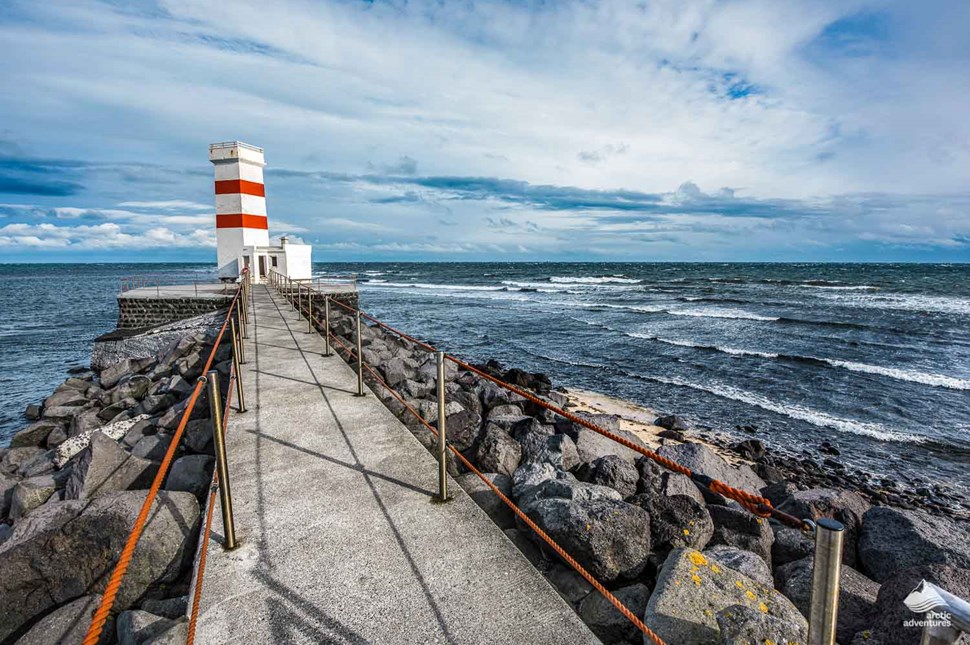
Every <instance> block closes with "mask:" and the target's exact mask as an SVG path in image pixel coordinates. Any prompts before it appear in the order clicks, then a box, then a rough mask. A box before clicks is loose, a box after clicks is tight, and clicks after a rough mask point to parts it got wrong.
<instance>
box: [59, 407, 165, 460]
mask: <svg viewBox="0 0 970 645" xmlns="http://www.w3.org/2000/svg"><path fill="white" fill-rule="evenodd" d="M146 419H148V417H147V416H136V417H133V418H131V419H124V420H121V421H114V422H112V423H109V424H108V425H106V426H103V427H101V428H92V429H89V430H87V431H86V432H83V433H81V434H79V435H76V436H72V437H71V438H70V439H67V440H66V441H64V442H62V443H60V444H59V445H58V446H57V451H56V455H55V457H54V463H55V465H56V466H57V467H58V468H63V467H64V464H66V463H67V462H68V461H69V460H70V459H71V458H72V457H73V456H74V455H76V454H78V453H79V452H81V451H82V450H84V449H85V448H87V447H88V444H90V443H91V437H92V436H94V435H95V434H101V435H103V436H105V437H108V438H109V439H114V440H115V441H119V440H121V439H122V438H124V436H125V435H126V434H127V433H128V431H129V430H131V429H132V427H134V426H135V425H137V424H139V423H141V422H142V421H145V420H146Z"/></svg>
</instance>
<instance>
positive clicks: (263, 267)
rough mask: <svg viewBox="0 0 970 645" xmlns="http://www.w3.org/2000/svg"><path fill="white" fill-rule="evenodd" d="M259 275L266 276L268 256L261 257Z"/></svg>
mask: <svg viewBox="0 0 970 645" xmlns="http://www.w3.org/2000/svg"><path fill="white" fill-rule="evenodd" d="M259 275H260V276H264V275H266V256H265V255H260V256H259Z"/></svg>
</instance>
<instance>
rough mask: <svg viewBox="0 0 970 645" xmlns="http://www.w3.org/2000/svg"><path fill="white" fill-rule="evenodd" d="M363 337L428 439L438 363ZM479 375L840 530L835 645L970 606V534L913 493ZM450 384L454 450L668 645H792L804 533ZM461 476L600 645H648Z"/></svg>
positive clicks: (946, 511) (487, 389) (374, 336)
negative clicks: (945, 605) (939, 597)
mask: <svg viewBox="0 0 970 645" xmlns="http://www.w3.org/2000/svg"><path fill="white" fill-rule="evenodd" d="M352 329H353V326H352V324H351V320H350V319H349V318H348V317H346V316H341V315H338V316H336V320H335V321H334V330H335V332H336V333H337V335H338V336H341V337H342V338H343V339H344V340H345V342H347V343H348V345H349V344H350V341H351V340H352V338H353V334H352ZM362 337H363V341H362V344H363V348H364V349H363V357H364V361H365V362H366V363H367V364H368V365H370V366H372V367H373V368H374V369H375V370H376V371H377V372H378V373H379V374H380V376H381V379H382V380H384V381H385V382H386V383H387V384H388V385H390V386H391V387H392V388H394V390H395V391H396V392H397V393H398V394H399V395H400V396H402V397H403V398H404V400H405V401H406V402H407V403H408V405H409V406H411V407H412V408H414V409H415V410H417V411H418V412H419V414H421V415H422V416H423V417H424V418H425V419H426V420H427V421H428V422H429V423H431V424H432V425H435V424H436V423H437V408H438V405H437V402H436V397H435V376H436V373H435V364H434V357H433V356H432V355H431V354H429V353H428V352H426V351H425V350H423V349H422V348H420V347H418V346H417V345H415V344H414V343H412V342H410V341H408V340H405V339H402V338H400V337H398V336H396V335H394V334H391V333H389V332H387V331H385V330H383V329H382V328H380V327H375V326H370V325H368V326H365V328H364V330H363V333H362ZM344 357H345V358H346V357H347V356H346V354H344ZM477 368H478V369H481V370H482V371H485V372H487V373H489V374H490V375H493V376H495V377H496V378H499V379H501V380H503V381H506V382H508V383H511V384H513V385H516V386H518V387H521V388H527V389H529V390H531V391H532V392H533V393H535V394H536V395H538V396H539V397H540V398H542V399H544V400H546V401H548V402H550V403H552V404H554V405H556V406H559V407H568V408H570V411H571V412H573V413H577V414H580V415H583V416H585V417H586V418H587V419H589V420H591V421H593V422H594V423H596V424H597V425H599V426H601V427H603V428H606V429H607V430H609V431H611V432H613V433H616V434H619V435H621V436H624V437H625V438H627V439H629V440H631V441H633V442H635V443H639V444H641V445H643V446H644V447H647V448H649V449H652V450H656V451H657V452H659V454H661V455H662V456H664V457H668V458H670V459H673V460H675V461H677V462H678V463H680V464H682V465H684V466H687V467H688V468H691V469H692V470H693V471H695V472H701V473H704V474H706V475H708V476H711V477H714V478H716V479H719V480H721V481H723V482H725V483H727V484H729V485H731V486H734V487H736V488H741V489H743V490H746V491H748V492H751V493H754V494H759V495H763V496H764V497H766V498H768V499H769V500H771V502H772V503H773V504H774V505H775V506H776V507H779V508H781V509H782V510H785V511H786V512H788V513H790V514H793V515H795V516H797V517H802V518H819V517H830V518H833V519H837V520H839V521H840V522H842V523H843V524H844V525H845V526H846V540H845V550H844V554H843V569H842V577H841V581H842V584H841V598H840V614H839V625H838V641H839V642H840V643H843V644H849V643H853V644H855V645H862V644H863V643H871V644H880V645H896V644H904V643H907V644H908V643H912V644H915V643H919V642H920V636H921V630H920V628H918V627H906V626H904V621H905V620H907V619H910V618H919V617H918V616H915V615H914V614H912V613H911V612H909V610H908V609H907V608H906V607H905V606H904V605H903V604H902V600H903V599H904V598H905V597H906V596H907V595H908V594H909V592H910V591H912V589H913V588H915V586H916V585H917V584H918V583H919V582H920V581H921V580H923V579H926V580H929V581H931V582H934V583H936V584H939V585H940V586H941V587H943V588H945V589H947V590H948V591H950V592H951V593H953V594H955V595H957V596H961V597H964V598H968V597H970V527H968V524H967V522H966V521H965V519H964V516H963V513H962V509H963V508H965V506H963V507H961V504H963V503H964V502H963V500H961V499H959V498H958V497H957V496H956V495H955V494H954V493H953V492H952V491H949V490H946V489H943V488H941V489H939V490H935V489H929V493H928V494H924V493H921V492H917V491H915V490H914V491H912V492H909V491H906V490H903V489H902V487H894V486H892V485H891V483H890V482H885V481H883V482H880V481H876V482H872V481H868V480H869V479H870V478H867V477H865V476H864V475H856V474H854V473H847V472H845V469H844V468H839V467H837V466H834V465H829V464H825V462H824V459H825V458H826V457H833V456H837V455H834V454H830V455H820V458H813V457H812V456H808V455H802V456H792V455H785V454H782V453H780V452H775V451H772V450H769V449H768V448H767V447H766V446H765V444H764V443H763V442H761V441H760V440H758V439H757V438H754V437H753V438H751V439H745V440H740V441H739V440H738V439H737V438H728V437H726V436H722V435H718V434H715V433H712V432H710V431H706V430H697V431H695V430H692V429H691V428H689V427H687V424H685V423H684V421H683V420H682V419H679V418H678V417H676V416H672V415H666V416H659V417H653V415H652V414H650V412H649V411H646V410H645V409H644V408H636V406H631V405H630V404H628V403H626V402H619V403H620V404H625V405H626V407H627V408H628V409H629V408H635V409H634V410H633V414H632V415H623V414H611V413H608V412H607V413H605V412H603V411H602V408H603V407H604V406H603V403H604V399H608V398H609V397H603V396H602V395H591V394H590V393H576V392H573V393H566V392H564V391H561V390H557V389H556V388H554V384H553V383H552V382H551V381H550V379H549V378H547V377H546V376H545V375H542V374H530V373H527V372H524V371H522V370H519V369H515V368H511V369H506V368H504V367H503V366H501V365H499V364H498V363H496V362H494V361H488V362H486V363H485V364H482V365H478V366H477ZM446 377H447V379H448V383H447V386H446V402H447V409H446V419H447V428H448V436H449V441H450V442H451V444H452V445H453V446H454V447H455V448H456V449H458V450H459V451H461V453H462V454H463V455H464V456H465V457H466V458H467V459H469V460H470V461H471V462H472V463H473V464H475V466H476V467H477V468H478V469H479V470H481V471H482V472H483V473H484V474H485V477H486V478H488V479H489V481H491V482H492V483H493V484H494V485H495V486H497V487H498V488H499V489H500V490H502V491H503V492H504V493H505V494H506V495H508V496H510V497H511V498H512V499H513V500H514V501H515V502H516V504H517V505H518V506H519V508H520V509H522V510H523V511H524V512H525V513H526V514H527V515H528V516H529V517H530V518H531V519H532V520H533V521H535V522H536V523H537V524H538V525H539V526H540V527H541V528H542V529H543V530H544V531H545V532H546V533H548V534H549V535H550V536H552V537H553V538H554V539H555V540H556V541H557V542H558V543H559V544H560V545H562V546H563V547H564V548H565V549H566V551H567V552H569V553H570V554H571V555H573V556H574V557H576V559H577V560H578V561H579V562H580V563H581V564H582V565H583V566H584V567H585V568H586V569H587V570H588V571H590V573H592V574H593V575H594V576H596V577H597V578H598V579H599V580H600V581H601V582H603V583H604V584H606V585H607V587H608V588H609V589H610V590H611V591H612V592H613V593H614V594H615V595H616V596H617V597H619V598H620V599H621V600H622V601H623V602H624V603H625V604H626V605H627V607H628V608H630V609H631V610H632V611H634V612H635V613H636V614H637V615H639V616H641V617H642V618H643V620H644V622H645V623H646V624H647V626H649V627H650V628H651V629H653V630H654V631H656V632H657V633H658V634H659V635H660V636H661V637H662V638H664V639H665V640H666V641H667V642H668V643H725V644H727V643H730V644H737V645H740V644H741V643H767V642H775V643H788V642H792V643H797V642H805V640H806V638H807V621H806V616H807V615H808V608H809V601H810V597H811V580H812V566H813V552H814V548H813V542H812V539H811V538H810V537H809V536H807V535H806V534H804V533H803V532H802V531H801V530H799V529H794V528H790V527H787V526H784V525H780V524H777V523H776V522H774V521H767V520H764V519H762V518H758V517H755V516H753V515H752V514H750V513H748V512H747V511H745V510H743V509H742V508H741V507H740V506H739V505H738V504H737V503H735V502H733V501H730V500H727V499H725V498H723V497H720V496H719V495H714V494H712V493H710V492H709V491H706V490H701V489H700V488H698V487H697V486H695V484H694V483H693V482H692V481H691V480H690V479H689V478H687V477H685V476H683V475H679V474H676V473H672V472H668V471H665V470H664V469H663V468H661V467H660V466H658V465H657V464H656V463H655V462H653V461H652V460H649V459H647V458H645V457H642V456H641V455H639V454H638V453H636V452H634V451H632V450H629V449H627V448H625V447H622V446H620V445H619V444H616V443H615V442H613V441H612V440H610V439H608V438H606V437H603V436H602V435H599V434H597V433H595V432H593V431H591V430H588V429H587V428H585V427H583V426H580V425H578V424H575V423H572V422H570V421H568V420H566V419H564V418H562V417H557V416H556V415H555V414H553V413H551V412H550V411H549V410H546V409H544V408H542V407H541V406H538V405H536V404H534V403H533V402H531V401H528V400H526V399H523V398H522V397H520V396H517V395H515V394H514V393H511V392H509V391H507V390H505V389H502V388H500V387H498V386H497V385H495V384H494V383H492V382H490V381H488V380H487V379H484V378H482V377H481V376H479V375H477V374H475V373H473V372H469V371H465V370H459V369H458V368H457V367H456V366H455V365H454V364H453V363H448V369H447V372H446ZM366 380H367V381H368V383H369V385H370V387H371V389H372V390H373V391H374V392H375V393H376V394H377V395H378V396H379V397H381V399H382V400H383V401H384V402H385V404H386V405H387V407H388V408H389V409H390V410H391V411H393V412H394V413H395V414H396V415H397V416H398V417H399V418H400V419H401V420H402V422H404V423H405V424H406V425H407V426H408V427H409V429H410V430H411V431H412V433H414V435H415V436H416V437H417V438H418V439H419V440H420V441H421V442H422V443H423V444H424V445H425V446H426V447H427V448H428V449H429V450H433V449H434V445H435V440H434V438H433V435H432V434H431V432H429V431H428V430H427V428H425V427H424V425H423V424H422V423H420V422H419V421H417V420H416V419H415V418H414V417H413V415H412V414H411V413H410V412H409V411H408V410H407V409H406V408H405V406H404V405H402V404H401V403H400V402H399V401H398V400H397V399H396V398H395V397H394V396H392V395H391V394H390V393H388V392H387V391H386V389H385V388H383V387H382V386H381V385H380V384H379V383H378V382H377V381H376V379H374V378H372V377H370V376H368V377H367V379H366ZM613 402H614V403H616V400H615V399H614V400H613ZM650 417H653V418H650ZM637 423H639V424H640V426H642V427H636V426H637ZM631 426H633V427H631ZM821 448H822V449H825V450H828V451H829V452H830V453H831V452H832V448H833V447H831V446H822V447H821ZM809 462H811V464H814V465H810V464H809ZM465 470H466V469H465V468H464V467H463V466H462V465H461V463H460V462H458V461H457V460H451V461H450V462H449V471H450V472H451V474H452V475H453V476H455V477H456V478H457V480H458V481H459V483H460V484H461V485H462V487H463V488H464V489H465V490H466V492H467V493H468V494H469V495H470V496H471V497H472V498H473V499H474V500H475V501H476V502H477V503H478V504H479V506H481V507H482V508H483V509H484V510H485V512H486V513H488V515H489V516H490V517H491V518H492V519H493V521H495V523H496V524H497V525H498V526H499V527H500V528H502V529H503V531H504V532H505V534H506V535H507V536H508V537H509V539H510V540H511V541H512V542H513V543H515V544H516V545H517V546H518V547H519V549H520V550H521V551H522V552H523V554H524V555H525V556H526V557H527V558H528V559H529V560H530V561H531V562H532V563H533V564H534V565H535V566H536V568H537V569H539V570H540V571H541V572H542V573H543V574H544V575H545V576H546V578H547V579H548V580H549V582H550V583H551V584H552V585H553V586H554V587H555V588H556V589H557V590H558V591H559V592H560V594H561V595H562V596H563V598H565V599H566V600H567V602H569V603H570V604H571V606H572V607H573V608H574V609H575V610H576V611H577V613H578V614H579V616H580V617H581V618H582V619H583V620H584V621H585V622H586V623H587V624H588V625H589V626H590V628H591V629H592V630H593V631H594V632H595V633H596V634H597V635H598V636H599V637H600V638H601V639H602V640H603V642H604V643H607V644H610V645H612V644H626V643H640V642H644V643H648V642H649V641H647V640H646V639H645V638H643V637H642V635H641V634H640V632H639V631H638V630H637V629H636V628H635V627H634V626H633V625H632V624H631V623H630V621H629V620H627V619H626V618H624V617H623V616H622V615H621V614H619V612H617V611H616V610H615V609H614V608H613V607H612V605H611V604H609V603H608V602H607V601H606V600H605V599H604V598H603V597H602V596H601V595H600V594H599V593H597V592H595V591H593V590H592V587H591V586H590V585H589V584H588V583H587V582H586V581H585V580H584V579H583V578H582V577H581V576H579V574H577V573H576V572H574V571H573V570H572V569H571V568H569V567H568V566H566V565H565V564H564V563H563V562H562V561H561V560H560V559H559V558H558V557H557V556H556V555H555V554H554V552H552V551H551V550H550V549H549V548H548V547H547V546H546V545H545V544H544V543H542V542H541V541H540V540H539V539H538V537H537V536H536V535H535V534H534V532H532V531H531V530H530V529H529V528H528V527H527V526H525V525H524V523H523V522H521V520H519V519H518V518H516V516H515V515H514V514H513V513H512V512H511V511H510V510H509V509H508V507H506V506H505V505H504V504H503V503H502V502H501V501H500V500H499V499H498V497H497V496H496V495H495V494H494V493H493V492H492V491H491V489H490V488H488V487H487V486H485V485H484V483H482V481H481V480H480V478H479V477H478V476H477V475H475V474H474V473H471V472H465ZM855 477H859V479H854V478H855Z"/></svg>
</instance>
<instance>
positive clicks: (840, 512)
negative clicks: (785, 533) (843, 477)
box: [778, 488, 872, 567]
mask: <svg viewBox="0 0 970 645" xmlns="http://www.w3.org/2000/svg"><path fill="white" fill-rule="evenodd" d="M870 508H872V504H870V503H869V502H868V501H867V500H866V499H865V498H864V497H862V496H861V495H859V494H858V493H853V492H851V491H844V490H833V489H829V488H817V489H811V490H800V491H795V492H793V493H792V494H791V496H789V498H788V499H787V500H786V501H785V502H784V503H783V504H782V505H781V506H780V507H779V509H778V510H781V511H785V512H786V513H790V514H791V515H794V516H795V517H798V518H802V519H809V520H815V519H817V518H820V517H827V518H831V519H833V520H837V521H839V522H841V523H842V524H843V525H844V526H845V535H844V536H843V541H844V542H843V548H842V561H843V562H845V563H846V564H847V565H849V566H850V567H854V566H856V545H857V544H858V540H859V532H860V531H861V530H862V517H863V516H864V515H865V514H866V512H867V511H868V510H869V509H870Z"/></svg>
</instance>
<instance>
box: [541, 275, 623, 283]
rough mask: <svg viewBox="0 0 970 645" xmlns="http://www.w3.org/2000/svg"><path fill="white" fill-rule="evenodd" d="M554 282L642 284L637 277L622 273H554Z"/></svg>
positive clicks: (550, 280) (551, 279) (550, 279)
mask: <svg viewBox="0 0 970 645" xmlns="http://www.w3.org/2000/svg"><path fill="white" fill-rule="evenodd" d="M549 282H553V283H572V284H640V282H641V281H640V280H638V279H636V278H628V277H626V276H622V275H604V276H559V275H554V276H552V277H551V278H549Z"/></svg>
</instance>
